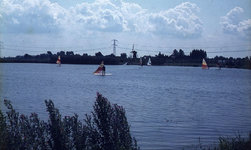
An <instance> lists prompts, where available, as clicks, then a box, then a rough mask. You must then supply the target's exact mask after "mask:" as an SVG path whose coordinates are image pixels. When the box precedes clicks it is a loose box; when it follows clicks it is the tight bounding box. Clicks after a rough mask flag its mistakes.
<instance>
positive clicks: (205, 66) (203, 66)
mask: <svg viewBox="0 0 251 150" xmlns="http://www.w3.org/2000/svg"><path fill="white" fill-rule="evenodd" d="M202 69H208V65H207V62H206V61H205V59H204V58H203V60H202Z"/></svg>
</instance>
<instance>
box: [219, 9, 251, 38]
mask: <svg viewBox="0 0 251 150" xmlns="http://www.w3.org/2000/svg"><path fill="white" fill-rule="evenodd" d="M243 13H244V10H243V9H242V8H240V7H235V8H234V9H232V10H231V11H230V12H229V13H227V15H226V16H223V17H221V21H220V24H221V26H222V30H223V33H226V34H232V35H236V36H238V37H241V38H250V37H251V19H248V20H244V19H243V18H242V14H243Z"/></svg>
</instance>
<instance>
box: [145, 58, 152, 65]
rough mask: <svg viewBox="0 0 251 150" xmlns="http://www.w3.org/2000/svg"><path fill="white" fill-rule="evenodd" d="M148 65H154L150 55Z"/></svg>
mask: <svg viewBox="0 0 251 150" xmlns="http://www.w3.org/2000/svg"><path fill="white" fill-rule="evenodd" d="M146 65H147V66H151V65H152V62H151V58H150V57H149V59H148V62H147V64H146Z"/></svg>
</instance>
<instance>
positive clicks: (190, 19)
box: [149, 2, 203, 37]
mask: <svg viewBox="0 0 251 150" xmlns="http://www.w3.org/2000/svg"><path fill="white" fill-rule="evenodd" d="M195 12H199V8H198V7H197V5H196V4H192V3H189V2H185V3H182V4H181V5H178V6H176V7H175V8H173V9H169V10H167V11H164V12H160V13H156V14H150V17H149V21H150V23H151V24H152V25H153V26H154V28H155V32H156V33H158V34H171V35H173V36H183V37H198V36H201V34H202V32H203V23H202V21H201V20H200V18H199V17H198V16H196V15H195Z"/></svg>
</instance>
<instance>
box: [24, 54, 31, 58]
mask: <svg viewBox="0 0 251 150" xmlns="http://www.w3.org/2000/svg"><path fill="white" fill-rule="evenodd" d="M24 58H25V59H29V58H32V56H31V55H29V54H25V55H24Z"/></svg>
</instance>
